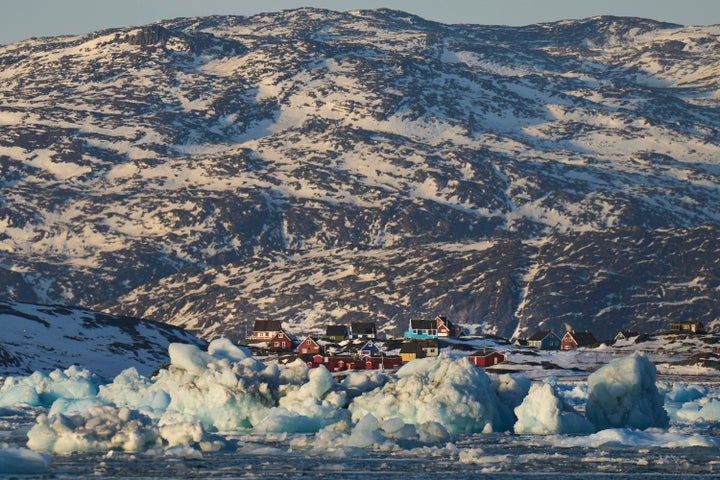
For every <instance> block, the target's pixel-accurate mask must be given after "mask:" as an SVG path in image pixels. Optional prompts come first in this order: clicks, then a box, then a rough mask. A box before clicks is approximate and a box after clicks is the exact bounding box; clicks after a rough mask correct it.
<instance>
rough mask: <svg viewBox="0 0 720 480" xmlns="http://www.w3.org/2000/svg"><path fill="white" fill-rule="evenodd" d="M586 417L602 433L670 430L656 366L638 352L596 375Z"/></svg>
mask: <svg viewBox="0 0 720 480" xmlns="http://www.w3.org/2000/svg"><path fill="white" fill-rule="evenodd" d="M586 415H587V418H588V420H590V421H591V422H592V423H593V424H594V425H595V426H596V427H597V428H598V429H599V430H601V429H606V428H638V429H646V428H650V427H661V428H664V427H667V426H668V423H669V418H668V415H667V412H666V411H665V409H664V408H663V397H662V395H660V393H659V391H658V388H657V385H656V384H655V365H653V364H652V363H651V362H650V360H648V358H647V357H646V356H645V355H643V354H641V353H635V354H633V355H631V356H629V357H624V358H618V359H615V360H612V361H611V362H610V363H608V364H607V365H605V366H604V367H602V368H601V369H599V370H597V371H596V372H594V373H592V374H591V375H590V376H589V377H588V402H587V407H586Z"/></svg>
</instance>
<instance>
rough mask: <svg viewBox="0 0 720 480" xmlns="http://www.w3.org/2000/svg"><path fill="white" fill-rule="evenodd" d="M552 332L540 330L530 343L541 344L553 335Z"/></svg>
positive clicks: (531, 338)
mask: <svg viewBox="0 0 720 480" xmlns="http://www.w3.org/2000/svg"><path fill="white" fill-rule="evenodd" d="M552 334H553V333H552V330H539V331H537V332H535V333H534V334H533V335H532V336H531V337H530V338H528V341H530V342H539V341H540V340H542V339H544V338H545V337H547V336H548V335H552Z"/></svg>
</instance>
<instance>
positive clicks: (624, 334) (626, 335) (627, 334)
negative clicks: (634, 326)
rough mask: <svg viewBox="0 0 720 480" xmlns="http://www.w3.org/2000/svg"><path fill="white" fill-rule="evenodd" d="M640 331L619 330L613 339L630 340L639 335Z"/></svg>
mask: <svg viewBox="0 0 720 480" xmlns="http://www.w3.org/2000/svg"><path fill="white" fill-rule="evenodd" d="M639 336H640V333H638V332H634V331H631V330H621V331H619V332H618V334H617V335H615V338H614V340H615V341H616V342H617V341H618V340H630V339H631V338H634V337H639Z"/></svg>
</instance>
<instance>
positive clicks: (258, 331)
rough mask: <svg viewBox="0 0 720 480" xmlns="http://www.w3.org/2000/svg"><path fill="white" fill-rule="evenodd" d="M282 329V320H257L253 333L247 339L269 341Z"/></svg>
mask: <svg viewBox="0 0 720 480" xmlns="http://www.w3.org/2000/svg"><path fill="white" fill-rule="evenodd" d="M281 331H282V323H281V322H280V320H256V321H255V324H254V325H253V332H252V335H250V336H249V337H247V340H251V341H256V342H269V341H271V340H272V339H273V338H275V336H276V335H277V334H278V333H279V332H281Z"/></svg>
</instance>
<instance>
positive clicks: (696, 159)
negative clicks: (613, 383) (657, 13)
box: [0, 9, 720, 339]
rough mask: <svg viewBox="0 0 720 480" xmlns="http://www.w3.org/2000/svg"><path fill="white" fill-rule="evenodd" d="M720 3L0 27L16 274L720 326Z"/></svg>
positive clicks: (7, 290) (514, 319)
mask: <svg viewBox="0 0 720 480" xmlns="http://www.w3.org/2000/svg"><path fill="white" fill-rule="evenodd" d="M719 38H720V27H681V26H678V25H671V24H665V23H659V22H655V21H651V20H643V19H637V18H616V17H597V18H590V19H586V20H578V21H564V22H558V23H550V24H541V25H531V26H527V27H498V26H478V25H455V26H451V25H443V24H439V23H433V22H429V21H425V20H423V19H421V18H418V17H415V16H412V15H408V14H406V13H402V12H398V11H392V10H385V9H381V10H372V11H355V12H347V13H338V12H332V11H327V10H317V9H300V10H292V11H283V12H278V13H269V14H263V15H258V16H254V17H225V16H223V17H207V18H191V19H175V20H168V21H163V22H159V23H156V24H153V25H149V26H144V27H132V28H122V29H116V30H106V31H101V32H96V33H92V34H88V35H81V36H76V37H58V38H44V39H32V40H28V41H25V42H21V43H17V44H13V45H7V46H4V47H0V65H2V68H1V69H0V128H2V130H1V131H2V135H0V188H1V190H0V287H1V288H2V296H3V297H5V298H7V299H11V300H20V301H28V302H38V303H60V304H71V305H82V306H85V307H92V308H96V309H104V310H105V311H108V312H113V313H116V314H123V315H132V316H136V317H145V318H150V319H154V320H158V321H161V322H166V323H169V324H173V325H179V326H183V327H185V328H188V329H190V330H191V331H194V332H196V333H197V334H199V335H201V336H203V337H205V338H216V337H219V336H221V335H226V336H229V337H231V338H233V339H239V338H241V337H243V336H244V334H245V329H246V327H247V326H248V325H251V324H252V322H253V321H254V320H255V319H257V318H262V319H265V318H269V319H280V320H282V321H283V322H284V323H285V325H286V327H288V329H289V330H291V331H297V332H300V331H302V332H308V333H309V332H319V331H323V330H324V325H325V324H327V323H341V322H346V321H349V320H356V319H363V320H374V321H376V322H377V323H378V326H379V328H380V329H381V330H383V331H385V332H386V333H396V332H399V331H402V330H404V329H405V328H406V327H407V322H408V321H409V320H410V319H411V318H413V317H433V316H434V315H436V314H445V315H447V316H448V317H449V318H451V319H452V320H453V321H455V322H457V323H460V324H462V325H464V326H466V327H467V328H468V330H470V331H475V332H480V331H483V332H486V333H496V334H500V335H505V336H509V335H512V334H513V333H515V334H523V333H527V332H531V331H533V330H535V329H536V328H537V327H538V326H542V327H545V328H554V329H556V330H558V331H564V324H566V323H569V324H571V325H572V326H573V327H575V328H577V329H584V328H589V329H591V330H593V332H594V333H595V334H596V336H598V337H599V338H604V337H608V336H611V335H614V334H615V333H616V331H617V330H619V329H621V328H623V329H635V330H640V331H653V330H657V329H661V328H663V327H665V326H666V325H667V323H668V322H670V321H673V320H685V319H688V318H691V317H692V318H694V319H697V320H700V321H703V322H705V323H706V324H707V325H708V326H711V327H713V326H715V327H717V326H719V323H718V318H719V312H720V307H719V305H720V302H719V300H720V280H719V279H720V262H719V261H718V258H719V256H718V252H719V250H720V244H719V242H720V240H719V235H718V233H719V232H718V227H719V226H720V195H718V193H719V190H720V182H719V179H720V134H719V133H718V129H717V126H718V125H720V110H718V106H719V105H720V94H718V92H720V88H719V86H720V81H719V80H718V78H720V76H718V73H720V43H719V41H718V40H719Z"/></svg>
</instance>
